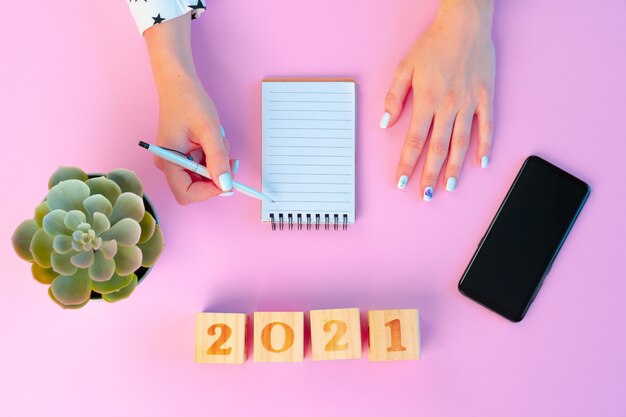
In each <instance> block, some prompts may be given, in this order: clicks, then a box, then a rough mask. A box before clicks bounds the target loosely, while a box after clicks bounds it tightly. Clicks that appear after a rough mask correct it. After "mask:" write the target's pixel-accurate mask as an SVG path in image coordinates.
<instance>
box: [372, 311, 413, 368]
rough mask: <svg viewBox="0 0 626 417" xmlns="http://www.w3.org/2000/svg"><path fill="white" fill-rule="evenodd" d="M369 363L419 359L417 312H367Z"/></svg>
mask: <svg viewBox="0 0 626 417" xmlns="http://www.w3.org/2000/svg"><path fill="white" fill-rule="evenodd" d="M368 316H369V328H370V337H369V343H370V350H369V355H368V357H369V359H370V360H371V361H397V360H412V359H413V360H414V359H419V358H420V339H419V313H418V312H417V310H415V309H412V310H372V311H369V312H368Z"/></svg>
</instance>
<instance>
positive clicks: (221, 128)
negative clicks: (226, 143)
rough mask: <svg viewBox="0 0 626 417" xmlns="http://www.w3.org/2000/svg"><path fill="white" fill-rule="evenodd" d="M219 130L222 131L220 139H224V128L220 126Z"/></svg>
mask: <svg viewBox="0 0 626 417" xmlns="http://www.w3.org/2000/svg"><path fill="white" fill-rule="evenodd" d="M220 130H221V131H222V139H224V138H225V137H226V132H224V126H221V125H220Z"/></svg>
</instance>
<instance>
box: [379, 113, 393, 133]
mask: <svg viewBox="0 0 626 417" xmlns="http://www.w3.org/2000/svg"><path fill="white" fill-rule="evenodd" d="M389 119H391V115H390V114H389V112H387V111H386V112H385V113H384V114H383V117H381V118H380V128H381V129H387V126H389Z"/></svg>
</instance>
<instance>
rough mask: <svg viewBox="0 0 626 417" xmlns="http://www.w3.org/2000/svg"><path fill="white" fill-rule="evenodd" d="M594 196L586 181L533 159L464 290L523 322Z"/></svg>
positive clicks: (478, 253) (500, 214)
mask: <svg viewBox="0 0 626 417" xmlns="http://www.w3.org/2000/svg"><path fill="white" fill-rule="evenodd" d="M589 192H590V188H589V186H588V185H587V184H586V183H585V182H583V181H581V180H580V179H578V178H576V177H574V176H573V175H571V174H568V173H567V172H565V171H563V170H562V169H560V168H558V167H556V166H554V165H552V164H550V163H549V162H547V161H545V160H543V159H541V158H539V157H537V156H531V157H529V158H528V159H527V160H526V161H525V162H524V165H523V166H522V168H521V170H520V172H519V173H518V175H517V178H516V179H515V182H514V183H513V185H512V186H511V189H510V190H509V192H508V194H507V196H506V197H505V199H504V201H503V202H502V205H501V206H500V209H499V210H498V212H497V213H496V216H495V217H494V219H493V221H492V222H491V225H490V226H489V229H488V230H487V233H486V234H485V236H484V237H483V238H482V239H481V243H480V244H479V245H478V249H477V250H476V253H475V254H474V256H473V258H472V260H471V261H470V264H469V265H468V267H467V269H466V270H465V273H464V274H463V277H462V278H461V281H460V282H459V290H460V291H461V292H462V293H463V294H465V295H467V296H468V297H470V298H472V299H474V300H475V301H477V302H479V303H480V304H482V305H484V306H486V307H487V308H489V309H491V310H493V311H495V312H496V313H498V314H500V315H502V316H504V317H506V318H507V319H509V320H511V321H515V322H518V321H520V320H522V319H523V318H524V315H525V314H526V311H527V310H528V307H529V306H530V304H531V303H532V301H533V299H534V298H535V295H536V294H537V291H538V290H539V288H540V287H541V283H542V282H543V279H544V277H545V275H546V274H547V273H548V271H549V269H550V266H551V265H552V262H553V260H554V258H555V257H556V254H557V253H558V251H559V249H560V247H561V245H562V244H563V241H564V240H565V237H566V236H567V234H568V232H569V230H570V228H571V227H572V225H573V224H574V221H575V220H576V217H577V216H578V213H579V212H580V210H581V208H582V206H583V204H584V203H585V200H586V199H587V196H588V195H589Z"/></svg>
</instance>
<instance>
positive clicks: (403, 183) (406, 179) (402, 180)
mask: <svg viewBox="0 0 626 417" xmlns="http://www.w3.org/2000/svg"><path fill="white" fill-rule="evenodd" d="M408 182H409V177H407V176H406V175H403V176H401V177H400V179H399V180H398V188H399V189H401V190H402V189H403V188H404V187H406V184H407V183H408Z"/></svg>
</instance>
